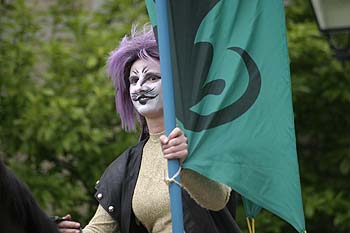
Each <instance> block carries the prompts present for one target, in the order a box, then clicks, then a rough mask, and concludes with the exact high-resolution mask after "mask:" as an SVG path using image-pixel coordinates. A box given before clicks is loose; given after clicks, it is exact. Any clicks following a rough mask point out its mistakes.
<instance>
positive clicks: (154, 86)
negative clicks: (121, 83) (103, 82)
mask: <svg viewBox="0 0 350 233" xmlns="http://www.w3.org/2000/svg"><path fill="white" fill-rule="evenodd" d="M129 82H130V87H129V91H130V98H131V100H132V103H133V105H134V107H135V109H136V110H137V111H138V113H140V114H141V115H142V116H144V117H146V118H155V117H160V116H161V117H162V116H163V96H162V81H161V77H160V65H159V62H158V61H156V60H152V59H147V60H144V59H139V60H137V61H135V62H134V64H133V65H132V66H131V69H130V76H129Z"/></svg>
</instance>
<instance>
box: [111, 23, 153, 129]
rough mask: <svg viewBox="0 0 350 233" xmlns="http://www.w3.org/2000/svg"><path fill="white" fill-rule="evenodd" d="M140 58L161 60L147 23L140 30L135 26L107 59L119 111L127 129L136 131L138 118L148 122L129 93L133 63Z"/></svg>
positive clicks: (143, 124) (123, 125)
mask: <svg viewBox="0 0 350 233" xmlns="http://www.w3.org/2000/svg"><path fill="white" fill-rule="evenodd" d="M139 59H146V60H147V59H154V60H158V61H159V52H158V45H157V42H156V39H155V37H154V33H153V30H152V28H151V27H150V26H148V25H146V26H144V27H143V29H142V30H140V31H138V30H137V27H136V26H134V27H133V28H132V30H131V35H130V36H125V37H124V38H123V39H122V40H121V42H120V44H119V47H117V48H116V49H115V50H113V51H112V52H111V53H110V55H109V58H108V61H107V71H108V74H109V76H110V77H111V78H112V81H113V84H114V87H115V91H116V93H115V103H116V108H117V112H118V113H119V115H120V118H121V121H122V128H123V129H124V130H125V131H134V130H135V128H136V120H137V121H139V122H140V123H141V126H142V127H144V126H145V124H146V122H145V119H144V117H143V116H141V115H140V114H139V113H138V112H137V111H136V110H135V108H134V106H133V104H132V101H131V98H130V94H129V86H130V83H129V79H128V77H129V75H130V69H131V66H132V64H133V63H134V62H135V61H136V60H139Z"/></svg>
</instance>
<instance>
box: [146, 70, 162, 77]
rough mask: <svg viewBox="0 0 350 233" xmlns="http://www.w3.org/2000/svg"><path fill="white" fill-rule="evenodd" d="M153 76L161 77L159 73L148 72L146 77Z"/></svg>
mask: <svg viewBox="0 0 350 233" xmlns="http://www.w3.org/2000/svg"><path fill="white" fill-rule="evenodd" d="M152 75H155V76H158V77H160V73H157V72H152V71H151V72H148V73H147V74H145V77H148V76H152Z"/></svg>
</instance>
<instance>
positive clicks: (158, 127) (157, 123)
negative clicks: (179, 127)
mask: <svg viewBox="0 0 350 233" xmlns="http://www.w3.org/2000/svg"><path fill="white" fill-rule="evenodd" d="M146 122H147V126H148V130H149V132H150V133H153V134H156V133H161V132H164V130H165V128H164V118H163V117H159V118H146Z"/></svg>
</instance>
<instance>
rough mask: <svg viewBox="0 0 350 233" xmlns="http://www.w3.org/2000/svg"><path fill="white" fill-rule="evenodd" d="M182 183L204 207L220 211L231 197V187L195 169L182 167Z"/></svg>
mask: <svg viewBox="0 0 350 233" xmlns="http://www.w3.org/2000/svg"><path fill="white" fill-rule="evenodd" d="M180 176H181V183H182V185H183V186H184V188H185V190H186V191H187V192H188V193H189V194H190V196H191V197H192V198H193V199H194V200H195V201H196V202H197V203H198V204H199V205H200V206H201V207H203V208H206V209H209V210H213V211H218V210H221V209H223V208H224V207H225V206H226V204H227V202H228V201H229V199H230V193H231V188H230V187H228V186H227V185H224V184H221V183H218V182H216V181H214V180H211V179H209V178H207V177H205V176H203V175H201V174H199V173H197V172H195V171H193V170H190V169H182V171H181V173H180Z"/></svg>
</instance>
